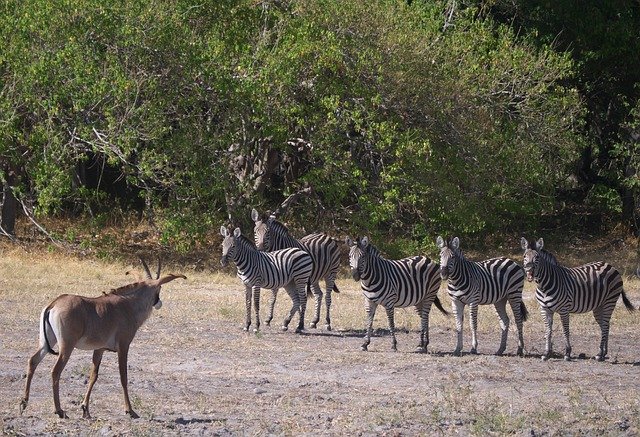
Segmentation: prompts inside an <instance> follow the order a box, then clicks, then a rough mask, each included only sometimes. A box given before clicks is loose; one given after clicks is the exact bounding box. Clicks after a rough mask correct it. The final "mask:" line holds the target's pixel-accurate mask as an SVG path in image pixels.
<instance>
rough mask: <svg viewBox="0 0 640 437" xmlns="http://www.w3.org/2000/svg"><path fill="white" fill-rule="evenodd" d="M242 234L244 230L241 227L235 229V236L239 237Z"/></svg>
mask: <svg viewBox="0 0 640 437" xmlns="http://www.w3.org/2000/svg"><path fill="white" fill-rule="evenodd" d="M241 234H242V231H240V228H235V229H234V231H233V236H234V237H236V238H238V237H239V236H240V235H241Z"/></svg>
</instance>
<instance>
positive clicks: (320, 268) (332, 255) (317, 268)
mask: <svg viewBox="0 0 640 437" xmlns="http://www.w3.org/2000/svg"><path fill="white" fill-rule="evenodd" d="M251 218H252V219H253V221H254V222H255V227H254V230H253V232H254V237H255V242H256V247H257V248H258V249H259V250H265V251H268V252H269V251H273V250H281V249H286V248H288V247H296V248H298V249H302V250H304V251H306V252H307V253H309V255H311V259H312V260H313V268H312V270H311V277H310V278H309V282H310V286H311V291H312V292H313V296H314V300H315V312H314V317H313V320H312V321H311V324H310V326H311V327H312V328H315V327H316V325H317V323H318V321H319V320H320V307H321V305H322V289H321V288H320V280H322V279H324V282H325V304H326V319H325V320H326V329H327V330H328V331H330V330H331V292H332V291H335V292H336V293H338V292H340V290H338V287H337V286H336V277H337V275H338V270H339V269H340V250H339V248H338V244H337V243H336V241H335V240H334V239H333V238H331V237H329V236H328V235H325V234H310V235H307V236H305V237H302V238H301V239H300V240H297V239H295V238H294V237H293V236H292V235H291V234H290V233H289V229H287V227H286V226H285V225H284V224H282V223H280V222H279V221H277V220H276V218H275V217H274V216H270V217H269V218H268V219H267V220H266V221H263V220H262V219H261V218H260V216H259V214H258V211H256V210H255V209H254V210H253V211H251ZM275 301H276V293H273V294H272V298H271V301H270V305H269V314H268V316H267V320H266V322H267V324H269V322H270V321H271V319H272V317H273V308H274V305H275Z"/></svg>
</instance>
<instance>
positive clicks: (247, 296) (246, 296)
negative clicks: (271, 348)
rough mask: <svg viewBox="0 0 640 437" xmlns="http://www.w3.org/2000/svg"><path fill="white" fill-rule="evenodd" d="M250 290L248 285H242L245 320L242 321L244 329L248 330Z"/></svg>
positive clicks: (249, 321)
mask: <svg viewBox="0 0 640 437" xmlns="http://www.w3.org/2000/svg"><path fill="white" fill-rule="evenodd" d="M251 290H252V288H251V287H250V286H249V285H245V286H244V303H245V307H246V308H245V309H246V311H245V322H244V328H243V329H244V330H245V331H248V330H249V327H250V326H251Z"/></svg>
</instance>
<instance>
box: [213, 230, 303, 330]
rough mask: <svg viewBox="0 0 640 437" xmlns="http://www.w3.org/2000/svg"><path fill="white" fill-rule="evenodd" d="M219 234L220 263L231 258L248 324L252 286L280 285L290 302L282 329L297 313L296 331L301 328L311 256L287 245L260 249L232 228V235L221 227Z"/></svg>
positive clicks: (258, 321)
mask: <svg viewBox="0 0 640 437" xmlns="http://www.w3.org/2000/svg"><path fill="white" fill-rule="evenodd" d="M220 234H221V235H222V236H223V237H224V240H223V242H222V259H221V261H220V262H221V264H222V265H223V266H224V265H226V264H227V262H228V260H229V259H232V260H233V261H234V262H235V264H236V268H237V269H238V277H239V278H240V280H241V281H242V283H243V284H244V285H245V288H246V290H245V293H246V296H247V299H246V300H247V324H246V325H245V329H248V328H249V326H250V324H251V297H250V296H251V291H252V288H253V287H258V290H259V288H268V289H270V290H277V289H278V288H280V287H284V289H285V290H287V293H288V294H289V296H290V297H291V300H292V302H293V305H292V307H291V311H290V312H289V315H288V316H287V317H286V318H285V319H284V324H283V326H282V328H283V329H284V330H286V329H287V327H288V326H289V322H290V321H291V318H292V317H293V315H294V314H295V313H296V312H297V311H299V312H300V322H299V324H298V328H297V329H296V332H301V331H302V330H303V329H304V313H305V309H306V305H307V294H306V287H307V283H308V282H309V276H310V274H311V269H312V266H313V261H312V259H311V256H309V254H308V253H307V252H305V251H304V250H300V249H296V248H289V249H284V250H278V251H275V252H269V253H267V252H260V251H259V250H258V249H257V248H256V246H255V245H254V244H253V242H252V241H251V240H249V239H248V238H246V237H245V236H244V235H242V233H241V232H240V228H236V229H235V231H234V232H233V235H231V234H230V233H229V231H228V230H227V228H225V227H224V226H222V227H221V228H220ZM259 300H260V295H259V293H258V295H257V297H255V303H256V331H257V330H258V329H259V327H260V319H259V315H258V314H259V305H258V302H259Z"/></svg>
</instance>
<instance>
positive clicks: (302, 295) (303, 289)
mask: <svg viewBox="0 0 640 437" xmlns="http://www.w3.org/2000/svg"><path fill="white" fill-rule="evenodd" d="M296 289H297V290H298V299H299V300H300V321H299V322H298V327H297V328H296V333H297V334H299V333H301V332H302V331H304V315H305V313H306V311H307V283H306V281H305V282H302V283H299V284H296Z"/></svg>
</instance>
